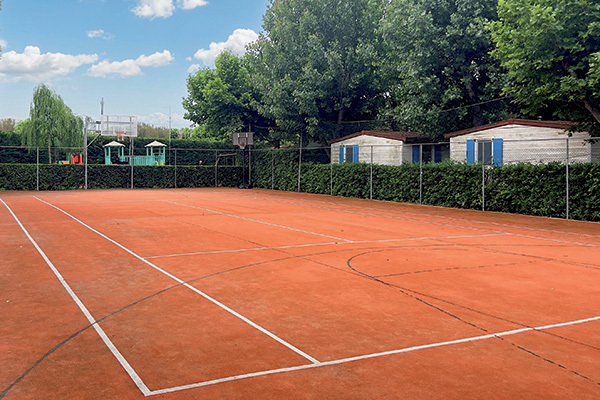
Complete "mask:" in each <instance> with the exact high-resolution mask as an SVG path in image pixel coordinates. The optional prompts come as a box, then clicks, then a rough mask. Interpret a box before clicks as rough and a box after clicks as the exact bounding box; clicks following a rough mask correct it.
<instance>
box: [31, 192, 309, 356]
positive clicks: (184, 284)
mask: <svg viewBox="0 0 600 400" xmlns="http://www.w3.org/2000/svg"><path fill="white" fill-rule="evenodd" d="M33 197H34V198H35V199H36V200H38V201H40V202H42V203H44V204H47V205H49V206H50V207H52V208H54V209H56V210H58V211H60V212H61V213H63V214H65V215H66V216H68V217H69V218H71V219H73V220H74V221H76V222H78V223H79V224H81V225H83V226H85V227H86V228H88V229H89V230H91V231H92V232H94V233H96V234H98V235H100V236H101V237H103V238H104V239H106V240H108V241H109V242H111V243H112V244H114V245H116V246H117V247H119V248H121V249H123V250H125V251H126V252H127V253H129V254H131V255H132V256H134V257H135V258H137V259H138V260H140V261H142V262H143V263H145V264H147V265H149V266H150V267H152V268H154V269H155V270H157V271H158V272H160V273H162V274H164V275H166V276H168V277H169V278H171V279H173V280H174V281H176V282H177V283H180V284H181V285H182V286H185V287H187V288H188V289H190V290H192V291H193V292H196V293H197V294H199V295H200V296H202V297H204V298H205V299H206V300H208V301H210V302H212V303H213V304H216V305H217V306H219V307H220V308H222V309H223V310H225V311H227V312H229V313H230V314H232V315H234V316H236V317H237V318H239V319H241V320H242V321H244V322H246V323H247V324H248V325H250V326H252V327H253V328H255V329H258V330H259V331H260V332H262V333H264V334H265V335H267V336H269V337H270V338H271V339H274V340H276V341H277V342H279V343H280V344H282V345H284V346H285V347H287V348H288V349H290V350H292V351H293V352H295V353H296V354H298V355H300V356H302V357H304V358H306V359H307V360H309V361H310V362H311V363H313V364H318V363H319V361H318V360H317V359H316V358H313V357H311V356H310V355H308V354H306V353H305V352H303V351H302V350H300V349H298V348H297V347H295V346H294V345H292V344H291V343H288V342H286V341H285V340H283V339H282V338H280V337H279V336H277V335H275V334H274V333H272V332H270V331H268V330H266V329H265V328H263V327H262V326H260V325H258V324H257V323H256V322H253V321H252V320H250V319H248V318H246V317H244V316H243V315H242V314H240V313H238V312H237V311H235V310H233V309H231V308H229V307H227V306H226V305H225V304H223V303H221V302H220V301H218V300H216V299H214V298H212V297H211V296H209V295H208V294H206V293H204V292H203V291H201V290H200V289H197V288H195V287H194V286H192V285H190V284H189V283H186V282H185V281H183V280H181V279H179V278H178V277H176V276H175V275H173V274H171V273H169V272H167V271H165V270H164V269H162V268H160V267H159V266H157V265H155V264H153V263H151V262H150V261H148V260H146V259H144V257H142V256H140V255H138V254H137V253H135V252H133V251H132V250H130V249H128V248H127V247H125V246H123V245H122V244H120V243H119V242H117V241H115V240H113V239H111V238H109V237H108V236H106V235H105V234H103V233H101V232H99V231H97V230H96V229H94V228H92V227H91V226H89V225H88V224H86V223H85V222H83V221H81V220H79V219H77V218H76V217H74V216H73V215H71V214H69V213H68V212H66V211H64V210H62V209H60V208H59V207H57V206H55V205H54V204H51V203H48V202H47V201H45V200H42V199H40V198H39V197H37V196H33Z"/></svg>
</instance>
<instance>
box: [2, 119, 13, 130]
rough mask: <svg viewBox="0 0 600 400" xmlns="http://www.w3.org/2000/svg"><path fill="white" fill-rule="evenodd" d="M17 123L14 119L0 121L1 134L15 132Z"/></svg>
mask: <svg viewBox="0 0 600 400" xmlns="http://www.w3.org/2000/svg"><path fill="white" fill-rule="evenodd" d="M16 125H17V123H16V121H15V120H14V119H13V118H3V119H0V132H14V131H15V126H16Z"/></svg>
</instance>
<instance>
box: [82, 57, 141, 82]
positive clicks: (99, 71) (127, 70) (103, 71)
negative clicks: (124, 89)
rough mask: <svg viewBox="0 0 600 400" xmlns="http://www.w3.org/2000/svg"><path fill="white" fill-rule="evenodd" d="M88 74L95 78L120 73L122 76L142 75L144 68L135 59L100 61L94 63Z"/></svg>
mask: <svg viewBox="0 0 600 400" xmlns="http://www.w3.org/2000/svg"><path fill="white" fill-rule="evenodd" d="M86 74H87V75H89V76H93V77H95V78H105V77H107V76H109V75H118V76H120V77H121V78H128V77H130V76H135V75H142V70H141V69H140V67H139V66H138V65H137V64H136V63H135V60H125V61H113V62H109V61H106V60H104V61H100V62H99V63H98V64H95V65H92V66H91V67H90V69H88V70H87V72H86Z"/></svg>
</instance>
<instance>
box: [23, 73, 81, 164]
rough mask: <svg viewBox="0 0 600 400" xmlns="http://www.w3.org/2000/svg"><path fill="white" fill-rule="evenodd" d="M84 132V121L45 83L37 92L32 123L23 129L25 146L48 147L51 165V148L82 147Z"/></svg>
mask: <svg viewBox="0 0 600 400" xmlns="http://www.w3.org/2000/svg"><path fill="white" fill-rule="evenodd" d="M82 132H83V120H82V119H81V118H80V117H77V116H75V115H74V114H73V112H72V111H71V109H70V108H69V107H67V106H66V105H65V103H64V102H63V100H62V98H61V97H60V96H59V95H58V94H56V93H55V92H54V91H53V90H51V89H50V88H48V87H47V86H46V85H44V84H40V85H38V86H37V87H36V88H35V89H34V91H33V101H32V103H31V106H30V108H29V121H28V123H27V124H26V125H25V126H24V129H23V136H22V143H23V145H24V146H30V147H47V148H48V163H50V164H51V163H52V149H53V148H54V149H55V151H57V150H58V149H57V148H58V147H76V146H77V147H79V146H81V144H82V140H83V139H82Z"/></svg>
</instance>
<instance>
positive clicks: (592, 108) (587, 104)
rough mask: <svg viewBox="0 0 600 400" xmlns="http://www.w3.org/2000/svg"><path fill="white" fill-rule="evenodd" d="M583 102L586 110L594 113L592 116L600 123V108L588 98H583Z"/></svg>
mask: <svg viewBox="0 0 600 400" xmlns="http://www.w3.org/2000/svg"><path fill="white" fill-rule="evenodd" d="M581 101H583V104H584V105H585V108H586V110H588V111H589V112H590V113H592V116H593V117H594V118H595V119H596V121H598V123H600V109H598V108H597V107H596V106H594V105H593V104H592V103H591V102H590V101H589V100H588V99H585V98H584V99H582V100H581Z"/></svg>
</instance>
